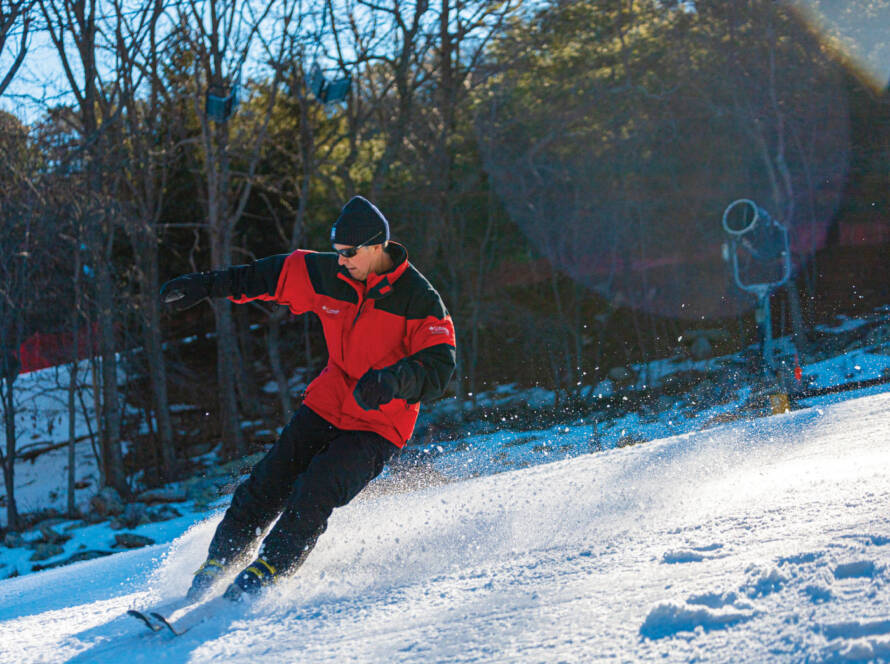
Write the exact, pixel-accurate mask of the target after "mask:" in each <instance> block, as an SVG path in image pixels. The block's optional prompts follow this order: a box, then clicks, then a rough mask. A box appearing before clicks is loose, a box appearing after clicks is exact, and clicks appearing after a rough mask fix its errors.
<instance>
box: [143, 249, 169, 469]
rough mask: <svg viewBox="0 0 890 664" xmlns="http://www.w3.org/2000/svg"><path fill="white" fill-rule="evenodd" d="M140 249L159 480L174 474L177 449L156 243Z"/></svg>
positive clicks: (144, 327) (146, 347)
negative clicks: (168, 382)
mask: <svg viewBox="0 0 890 664" xmlns="http://www.w3.org/2000/svg"><path fill="white" fill-rule="evenodd" d="M147 240H148V241H147V242H145V243H144V244H143V248H144V249H145V250H146V252H147V254H148V255H147V257H146V259H145V269H144V270H143V294H142V312H143V319H142V322H143V333H144V337H145V342H144V343H145V359H146V362H147V364H148V374H149V380H150V381H151V391H152V395H153V397H154V406H155V418H156V420H157V428H158V438H159V441H160V448H161V449H160V452H161V479H162V480H170V479H173V478H175V477H176V473H177V468H176V448H175V447H174V444H173V422H172V420H171V418H170V398H169V395H168V393H167V367H166V365H165V364H164V349H163V338H162V337H161V307H160V300H159V298H158V297H157V293H158V290H159V281H160V278H159V275H158V246H157V241H156V240H155V238H154V237H153V236H152V237H149V238H147Z"/></svg>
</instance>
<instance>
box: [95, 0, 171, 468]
mask: <svg viewBox="0 0 890 664" xmlns="http://www.w3.org/2000/svg"><path fill="white" fill-rule="evenodd" d="M113 6H114V11H115V27H116V29H115V33H114V41H113V43H112V44H109V46H111V47H113V49H114V56H115V59H116V61H117V63H118V64H117V73H118V74H117V75H118V81H119V84H120V103H121V105H122V106H123V108H124V116H123V122H122V124H121V127H120V131H121V133H122V135H123V136H124V137H125V140H123V141H122V145H123V146H124V150H125V158H124V159H122V160H121V162H122V163H121V166H122V168H121V170H120V171H118V175H119V176H120V178H121V182H122V186H123V191H124V192H125V194H126V195H125V201H126V202H127V203H128V204H127V205H126V206H125V207H124V214H123V215H122V216H123V219H122V220H123V222H124V230H125V231H126V232H127V235H128V237H129V239H130V243H131V244H132V246H133V254H134V256H135V257H136V262H137V267H138V269H137V270H136V278H137V280H138V283H139V307H138V310H139V318H140V321H141V326H142V338H143V347H144V349H145V357H146V364H147V366H148V373H149V380H150V384H151V392H152V396H153V400H154V418H155V421H156V425H157V426H156V429H157V432H158V439H159V440H158V443H159V447H160V459H161V473H160V475H161V478H162V479H170V478H172V477H174V476H175V473H176V452H175V447H174V441H173V424H172V421H171V418H170V408H169V402H168V393H167V375H166V365H165V363H164V355H163V350H162V336H161V312H160V301H159V299H158V297H157V293H158V290H159V286H160V284H159V280H160V279H159V265H158V249H159V242H160V237H161V234H162V229H161V228H160V219H161V214H162V212H163V209H164V203H165V198H164V193H165V185H166V182H167V179H168V175H169V168H170V163H171V160H172V154H173V152H174V150H175V141H176V137H175V136H174V135H173V129H172V127H173V124H174V123H173V122H171V121H170V118H166V119H165V118H164V117H163V113H164V112H165V109H169V108H170V106H171V102H170V100H169V99H168V95H167V88H166V86H165V84H164V80H163V74H162V67H163V64H164V63H163V59H162V53H163V52H164V51H165V49H166V46H167V41H168V40H169V39H171V38H172V36H173V35H172V34H171V32H170V30H169V25H167V26H166V27H167V28H168V29H167V30H166V31H165V30H164V27H165V26H164V24H163V19H164V17H165V14H164V11H165V2H163V0H156V1H155V2H152V3H149V4H147V5H145V6H143V7H141V8H140V9H138V10H136V11H134V10H132V9H128V8H125V7H124V4H123V3H122V2H119V1H118V0H115V2H114V3H113Z"/></svg>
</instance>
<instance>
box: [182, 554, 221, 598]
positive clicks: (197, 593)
mask: <svg viewBox="0 0 890 664" xmlns="http://www.w3.org/2000/svg"><path fill="white" fill-rule="evenodd" d="M224 571H225V568H224V567H223V564H222V563H221V562H220V561H218V560H216V559H214V558H208V559H207V560H206V561H204V564H203V565H201V566H200V567H199V568H198V571H197V572H195V578H193V579H192V585H191V587H190V588H189V589H188V592H187V593H186V594H185V596H186V597H188V598H189V599H190V600H192V601H193V602H196V601H198V600H199V599H201V598H202V597H203V596H204V595H205V594H207V591H208V590H210V586H212V585H213V584H214V582H215V581H216V580H217V579H218V578H219V575H220V574H222V573H223V572H224Z"/></svg>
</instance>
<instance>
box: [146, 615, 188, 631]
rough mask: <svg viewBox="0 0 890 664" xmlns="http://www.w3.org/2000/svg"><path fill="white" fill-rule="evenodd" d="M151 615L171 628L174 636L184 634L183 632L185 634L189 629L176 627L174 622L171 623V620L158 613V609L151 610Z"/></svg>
mask: <svg viewBox="0 0 890 664" xmlns="http://www.w3.org/2000/svg"><path fill="white" fill-rule="evenodd" d="M151 617H152V618H155V619H156V620H160V621H161V622H162V623H163V624H164V627H166V628H167V629H169V630H170V631H171V632H172V633H173V635H174V636H182V635H183V634H185V633H186V632H187V631H188V629H176V628H175V627H174V626H173V625H172V623H170V621H169V620H167V618H165V617H164V616H162V615H161V614H160V613H158V612H156V611H152V612H151Z"/></svg>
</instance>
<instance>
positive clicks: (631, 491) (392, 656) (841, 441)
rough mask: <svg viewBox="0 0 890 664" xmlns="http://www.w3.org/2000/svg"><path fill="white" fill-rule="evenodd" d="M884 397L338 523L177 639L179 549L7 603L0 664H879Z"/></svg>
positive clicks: (44, 584)
mask: <svg viewBox="0 0 890 664" xmlns="http://www.w3.org/2000/svg"><path fill="white" fill-rule="evenodd" d="M888 434H890V394H878V395H874V396H869V397H863V398H859V399H854V400H850V401H846V402H842V403H836V404H832V405H826V406H822V407H813V408H808V409H804V410H799V411H795V412H793V413H789V414H785V415H779V416H774V417H770V418H765V419H759V420H755V421H749V422H740V423H734V424H731V425H723V426H720V427H718V428H715V429H711V430H708V431H702V432H699V433H694V434H687V435H683V436H677V437H673V438H666V439H663V440H659V441H655V442H650V443H646V444H642V445H637V446H633V447H626V448H623V449H614V450H609V451H606V452H601V453H595V454H588V455H583V456H579V457H576V458H572V459H564V460H561V461H558V462H555V463H551V464H547V465H539V466H535V467H532V468H527V469H523V470H515V471H510V472H505V473H499V474H495V475H488V476H484V477H478V478H475V479H471V480H465V481H460V482H454V483H451V484H446V485H439V486H435V487H432V486H431V487H427V488H422V489H418V490H414V491H412V492H408V493H398V494H380V493H379V492H376V493H375V492H369V494H368V495H367V496H366V497H365V498H364V499H359V500H357V501H355V502H354V503H353V504H351V505H349V506H347V507H345V508H342V509H340V510H338V511H336V512H335V514H334V516H333V518H332V519H331V522H330V526H329V528H328V532H327V533H326V534H325V535H324V536H323V537H322V538H321V540H320V541H319V544H318V547H317V548H316V550H315V551H314V552H313V553H312V555H311V556H310V557H309V559H308V560H307V562H306V564H305V565H304V566H303V568H302V569H301V570H300V571H299V573H298V574H296V575H295V576H294V577H293V578H291V579H288V580H286V581H285V582H283V583H281V584H280V585H278V586H276V587H274V588H272V589H270V590H268V591H267V592H266V593H265V594H264V595H263V596H261V597H260V598H259V599H258V600H256V601H255V602H253V603H250V604H246V605H233V606H231V607H226V608H224V609H223V610H221V611H220V612H219V613H218V614H216V615H215V616H214V617H213V618H211V619H209V620H207V621H205V622H202V623H199V624H198V625H197V626H195V627H194V628H193V629H192V630H191V631H189V632H188V633H186V634H185V635H183V636H181V637H173V636H172V635H170V634H169V633H167V632H165V631H164V632H158V633H151V632H148V630H146V629H145V628H144V627H142V626H140V625H139V624H138V623H136V622H135V621H134V620H132V619H131V618H127V617H125V616H122V614H123V613H124V611H125V610H126V609H127V608H128V607H131V606H139V607H143V606H149V605H151V604H153V603H161V602H165V601H169V600H171V599H173V598H175V597H176V596H177V595H179V594H181V593H182V591H183V590H184V588H185V587H186V586H187V584H188V583H189V579H190V575H191V572H192V571H193V570H194V569H195V567H197V565H198V564H199V563H200V561H201V560H202V558H203V553H204V551H205V549H206V546H207V543H208V541H209V538H210V536H211V534H212V531H213V527H214V525H215V523H216V521H217V519H218V518H219V515H217V516H216V517H214V518H212V519H209V520H207V521H204V522H201V523H199V524H197V525H196V526H195V527H193V528H192V529H191V530H189V531H188V532H187V533H186V534H185V535H183V536H182V537H180V538H179V539H178V540H176V541H175V542H174V543H173V544H172V545H171V544H164V545H158V546H155V547H150V548H146V549H140V550H137V551H133V552H129V553H124V554H119V555H115V556H111V557H108V558H102V559H98V560H93V561H89V562H84V563H78V564H74V565H70V566H67V567H62V568H58V569H53V570H48V571H45V572H41V573H37V574H30V575H27V576H24V577H20V578H16V579H11V580H7V581H4V582H2V583H0V661H2V662H10V663H16V664H24V663H26V662H40V663H46V662H99V663H104V662H108V663H112V662H114V663H115V664H117V663H119V662H127V664H136V663H137V662H150V663H151V664H157V663H159V662H210V661H218V662H251V663H252V662H284V661H299V662H387V663H388V662H418V663H419V662H423V663H428V662H590V661H594V660H597V661H598V660H607V659H612V660H619V661H629V660H659V661H664V660H667V661H695V660H707V661H717V662H721V661H724V662H738V661H780V662H781V661H802V660H806V661H851V660H852V661H855V660H868V659H876V658H878V659H879V658H888V659H890V608H888V607H890V585H888V581H890V567H888V562H890V518H888V505H890V441H888V437H890V436H888Z"/></svg>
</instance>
